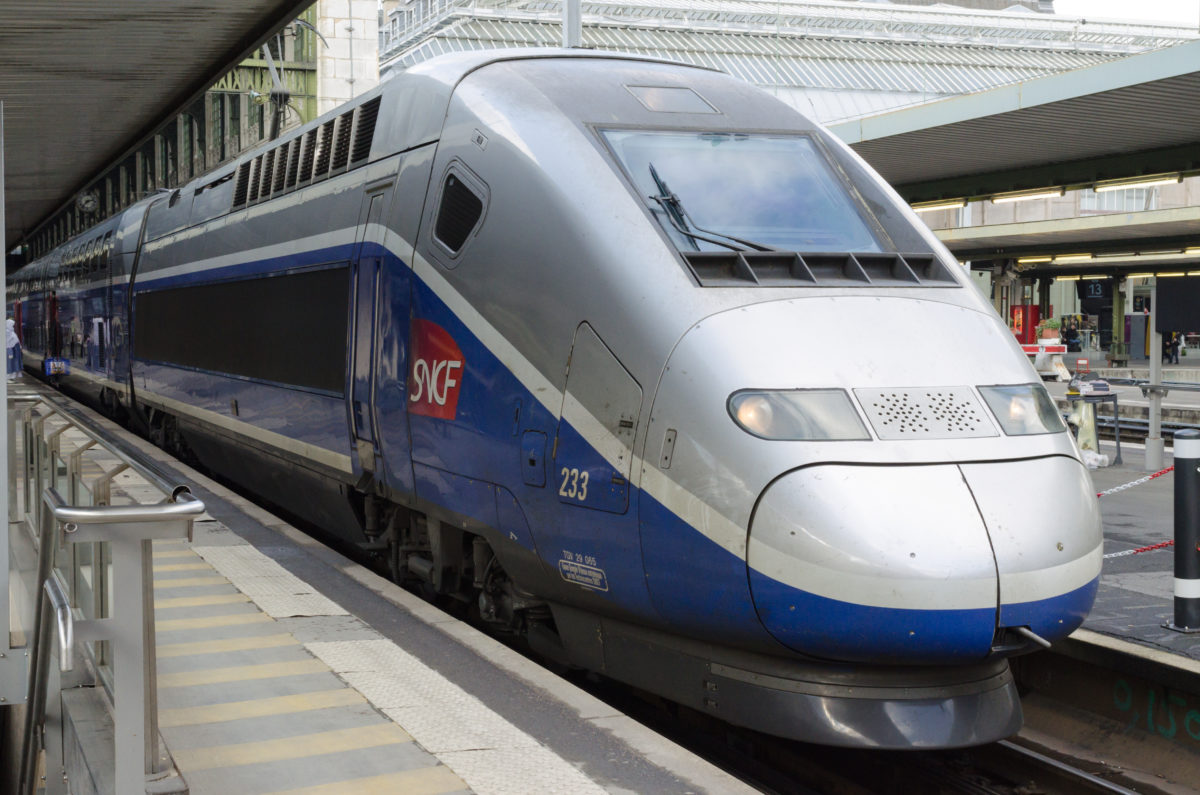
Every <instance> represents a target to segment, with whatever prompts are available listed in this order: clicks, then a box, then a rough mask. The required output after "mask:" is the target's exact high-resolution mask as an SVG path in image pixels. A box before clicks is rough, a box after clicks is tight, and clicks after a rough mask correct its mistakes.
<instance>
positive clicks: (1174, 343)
mask: <svg viewBox="0 0 1200 795" xmlns="http://www.w3.org/2000/svg"><path fill="white" fill-rule="evenodd" d="M1168 350H1170V352H1171V355H1170V358H1169V359H1168V360H1167V361H1168V363H1169V364H1179V332H1178V331H1172V332H1171V346H1170V348H1169V349H1168Z"/></svg>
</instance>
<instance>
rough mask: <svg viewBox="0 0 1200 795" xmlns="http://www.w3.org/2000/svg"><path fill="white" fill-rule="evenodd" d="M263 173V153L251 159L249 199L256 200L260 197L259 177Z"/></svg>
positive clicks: (247, 197)
mask: <svg viewBox="0 0 1200 795" xmlns="http://www.w3.org/2000/svg"><path fill="white" fill-rule="evenodd" d="M261 173H262V155H259V156H258V157H256V158H255V159H254V160H251V161H250V192H249V193H248V194H247V196H246V199H247V200H248V201H254V200H255V199H257V198H258V178H259V175H260V174H261Z"/></svg>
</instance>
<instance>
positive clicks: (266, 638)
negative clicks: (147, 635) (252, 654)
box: [155, 633, 300, 659]
mask: <svg viewBox="0 0 1200 795" xmlns="http://www.w3.org/2000/svg"><path fill="white" fill-rule="evenodd" d="M299 645H300V642H299V641H298V640H296V639H295V638H294V637H292V636H291V635H288V634H286V633H285V634H283V635H257V636H251V637H249V638H225V639H223V640H197V641H192V642H190V643H164V644H163V645H161V646H159V647H158V649H157V650H156V651H155V653H156V654H157V655H158V657H159V659H162V658H163V657H188V656H190V655H193V654H218V653H221V652H227V651H251V650H253V649H270V648H274V647H276V646H299Z"/></svg>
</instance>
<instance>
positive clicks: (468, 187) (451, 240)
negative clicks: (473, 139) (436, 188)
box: [433, 163, 487, 257]
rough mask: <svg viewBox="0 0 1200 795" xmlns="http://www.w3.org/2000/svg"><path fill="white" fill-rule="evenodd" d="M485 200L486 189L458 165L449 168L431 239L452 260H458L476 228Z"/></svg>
mask: <svg viewBox="0 0 1200 795" xmlns="http://www.w3.org/2000/svg"><path fill="white" fill-rule="evenodd" d="M486 199H487V191H486V188H485V186H484V184H483V182H482V181H480V180H479V178H478V177H475V175H474V174H472V173H470V172H469V171H467V170H466V168H465V167H464V166H463V165H462V164H461V163H455V164H453V165H452V166H451V167H450V170H449V171H448V172H447V174H446V179H445V181H444V182H443V183H442V195H441V200H440V201H439V203H438V211H437V220H436V221H435V223H434V227H433V236H434V238H435V239H436V240H437V241H438V242H439V243H441V244H442V245H443V246H444V247H445V248H446V250H447V251H448V252H449V253H450V255H451V256H455V257H457V256H458V254H459V252H461V251H462V249H463V246H465V245H466V243H467V240H468V239H469V238H470V236H471V233H472V232H474V231H475V229H476V228H477V227H478V226H479V221H480V219H482V218H483V209H484V205H485V203H486Z"/></svg>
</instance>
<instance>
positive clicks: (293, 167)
mask: <svg viewBox="0 0 1200 795" xmlns="http://www.w3.org/2000/svg"><path fill="white" fill-rule="evenodd" d="M303 142H304V139H303V138H297V139H296V140H294V141H292V150H291V155H290V156H289V157H288V167H287V183H286V184H285V185H284V187H286V188H294V187H296V175H297V173H298V172H297V170H298V169H299V167H300V149H301V145H302V144H303Z"/></svg>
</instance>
